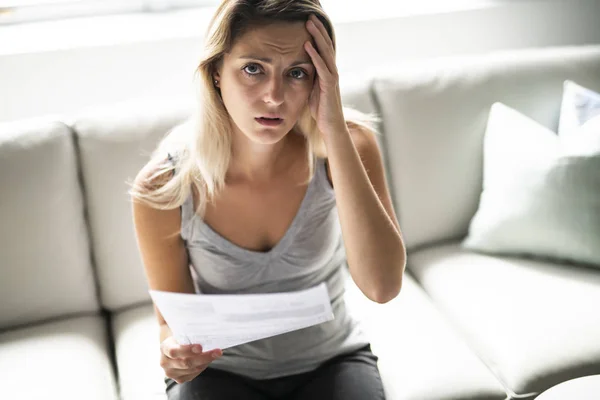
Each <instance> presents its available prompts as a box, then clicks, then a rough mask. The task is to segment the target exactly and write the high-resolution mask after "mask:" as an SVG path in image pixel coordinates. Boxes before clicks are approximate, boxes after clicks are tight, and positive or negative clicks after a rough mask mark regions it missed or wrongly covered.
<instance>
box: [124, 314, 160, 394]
mask: <svg viewBox="0 0 600 400" xmlns="http://www.w3.org/2000/svg"><path fill="white" fill-rule="evenodd" d="M112 327H113V336H114V338H115V351H116V362H117V369H118V371H119V383H120V395H121V400H146V399H149V400H166V399H167V396H166V394H165V388H166V387H165V382H164V376H165V374H164V370H163V369H162V367H161V366H160V364H159V363H160V328H159V326H158V321H157V319H156V316H155V315H154V307H153V306H152V304H148V303H146V304H143V305H136V306H134V307H132V308H129V309H124V310H122V311H118V312H116V313H114V314H113V317H112Z"/></svg>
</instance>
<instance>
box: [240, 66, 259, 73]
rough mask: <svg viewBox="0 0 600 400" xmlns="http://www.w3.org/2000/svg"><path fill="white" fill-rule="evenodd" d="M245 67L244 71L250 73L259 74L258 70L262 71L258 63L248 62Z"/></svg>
mask: <svg viewBox="0 0 600 400" xmlns="http://www.w3.org/2000/svg"><path fill="white" fill-rule="evenodd" d="M243 69H244V72H245V73H247V74H248V75H257V74H258V72H260V69H259V68H258V65H256V64H248V65H246V66H245V67H244V68H243Z"/></svg>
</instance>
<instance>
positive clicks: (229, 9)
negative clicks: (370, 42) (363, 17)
mask: <svg viewBox="0 0 600 400" xmlns="http://www.w3.org/2000/svg"><path fill="white" fill-rule="evenodd" d="M205 50H206V54H205V55H204V56H203V58H202V61H201V62H200V65H199V67H198V69H197V72H198V74H199V76H200V78H201V84H200V91H199V93H200V94H201V99H200V100H201V105H200V106H199V107H198V112H197V113H196V114H195V115H194V116H193V117H192V118H190V119H189V120H188V121H186V122H185V123H184V124H182V125H180V126H178V127H176V128H175V129H174V130H173V131H171V132H170V133H169V134H168V135H167V136H166V137H165V139H164V140H163V141H162V142H161V143H160V145H159V146H158V148H157V150H156V151H155V152H154V154H153V157H152V159H151V160H150V162H148V164H147V165H146V166H145V167H144V168H143V169H142V170H141V171H140V173H139V174H138V176H137V177H136V180H135V182H134V185H133V188H132V190H131V195H132V196H133V199H134V201H133V214H134V223H135V229H136V235H137V240H138V245H139V248H140V253H141V255H142V260H143V263H144V268H145V271H146V276H147V279H148V283H149V286H150V288H151V289H155V290H163V291H171V292H182V293H197V292H201V293H210V294H221V293H237V294H247V293H269V292H285V291H295V290H301V289H306V288H309V287H313V286H315V285H318V284H319V283H321V282H325V283H326V284H327V288H328V292H329V296H330V297H331V304H332V310H333V312H334V316H335V318H334V320H332V321H329V322H326V323H322V324H318V325H315V326H312V327H309V328H305V329H301V330H297V331H293V332H289V333H285V334H281V335H277V336H274V337H270V338H266V339H261V340H256V341H253V342H250V343H246V344H242V345H239V346H234V347H230V348H227V349H225V350H223V351H221V350H220V349H216V350H213V351H209V352H202V346H201V345H199V344H196V345H184V346H182V345H179V344H178V343H177V342H176V341H175V340H174V339H173V336H172V333H171V330H170V329H169V327H168V325H167V324H166V322H165V320H164V318H163V317H162V316H161V314H160V312H159V311H158V309H156V308H155V312H156V315H157V318H158V321H159V324H160V327H161V338H160V340H161V345H160V349H161V353H162V354H161V366H162V368H163V369H164V371H165V375H166V378H165V383H166V392H167V394H168V398H169V399H171V400H174V399H182V400H184V399H202V400H204V399H238V398H239V399H269V398H285V399H298V400H301V399H314V398H318V399H345V400H351V399H383V398H384V393H383V387H382V383H381V379H380V376H379V371H378V368H377V360H378V358H377V356H376V355H374V354H373V353H372V352H371V349H370V345H369V342H368V341H367V339H366V338H365V337H364V334H363V332H362V331H361V330H360V327H359V325H358V324H357V322H356V321H355V320H354V319H352V317H351V315H350V313H348V312H347V310H346V308H345V303H344V299H343V293H344V273H345V272H346V271H347V272H346V273H349V274H350V275H351V276H352V278H353V279H354V281H355V282H356V284H357V286H358V287H359V288H360V289H361V291H362V292H363V293H364V294H365V296H367V297H368V298H370V299H371V300H373V301H376V302H379V303H384V302H387V301H389V300H391V299H392V298H394V297H395V296H396V295H397V294H398V293H399V291H400V287H401V284H402V276H403V272H404V266H405V260H406V255H405V249H404V244H403V240H402V235H401V231H400V228H399V226H398V223H397V221H396V216H395V213H394V210H393V207H392V203H391V201H390V196H389V192H388V188H387V186H386V182H385V178H384V170H383V163H382V159H381V154H380V150H379V148H378V146H377V140H376V137H375V133H374V131H373V129H372V128H370V125H369V122H372V119H369V118H368V117H367V116H365V115H363V114H360V113H358V112H355V111H353V110H351V109H348V108H344V107H342V104H341V98H340V93H339V85H338V76H337V69H336V66H335V36H334V32H333V28H332V25H331V23H330V21H329V19H328V18H327V16H326V15H325V13H324V12H323V10H322V8H321V5H320V3H319V1H318V0H279V1H278V0H262V1H261V0H254V1H251V0H225V1H223V3H222V4H221V5H220V7H219V8H218V10H217V11H216V14H215V16H214V17H213V19H212V21H211V24H210V27H209V30H208V34H207V42H206V46H205ZM346 249H347V250H346ZM346 262H347V269H346V268H345V267H346ZM190 266H191V268H190Z"/></svg>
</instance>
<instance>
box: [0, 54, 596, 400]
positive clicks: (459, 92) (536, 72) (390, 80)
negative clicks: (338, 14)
mask: <svg viewBox="0 0 600 400" xmlns="http://www.w3.org/2000/svg"><path fill="white" fill-rule="evenodd" d="M565 79H572V80H575V81H577V82H578V83H580V84H582V85H585V86H587V87H590V88H592V89H594V90H600V46H598V45H592V46H581V47H571V48H547V49H535V50H518V51H512V52H510V51H507V52H501V53H494V54H490V55H486V56H482V55H479V56H470V57H461V58H453V59H440V60H428V61H425V62H419V63H414V64H412V65H396V66H388V67H385V68H381V69H380V70H378V71H369V72H368V73H366V74H365V76H364V77H356V78H352V79H349V80H347V81H343V82H342V87H343V88H342V91H343V97H344V101H345V103H346V104H347V105H353V106H355V107H357V108H359V109H361V110H363V111H375V112H378V113H380V114H381V116H382V119H383V122H382V126H381V130H382V132H383V135H382V140H381V147H382V149H383V150H384V157H385V162H386V167H387V173H388V181H389V184H390V187H391V190H392V196H393V199H394V203H395V207H396V211H397V214H398V218H399V222H400V225H401V227H402V230H403V233H404V238H405V241H406V245H407V249H408V269H407V273H406V276H405V279H404V285H403V288H402V291H401V293H400V295H399V296H398V297H397V298H396V299H394V300H393V301H391V302H389V303H387V304H383V305H380V304H375V303H371V302H369V301H368V300H367V299H366V298H364V297H363V296H362V295H361V294H360V292H359V290H358V289H357V287H356V286H355V285H354V284H353V283H352V281H351V280H350V279H349V280H348V290H347V301H348V303H349V304H350V308H351V310H353V311H354V312H355V314H356V316H357V317H358V318H360V319H361V320H362V321H363V324H364V327H365V329H366V330H367V331H368V334H369V335H370V336H371V338H372V348H373V351H374V352H375V353H376V354H377V355H378V356H379V366H380V370H381V374H382V377H383V380H384V385H385V389H386V393H387V397H388V399H389V400H450V399H453V400H467V399H470V400H473V399H477V400H483V399H489V400H495V399H498V400H501V399H533V398H535V397H536V395H537V394H539V393H540V392H542V391H544V390H546V389H548V388H549V387H551V386H553V385H556V384H558V383H560V382H563V381H565V380H568V379H571V378H575V377H579V376H583V375H589V374H598V373H600V340H599V338H600V313H599V311H598V305H599V304H600V269H598V268H592V267H583V266H578V265H566V264H560V263H552V262H549V261H540V260H536V259H531V258H518V257H494V256H486V255H482V254H476V253H472V252H467V251H464V250H462V249H461V247H460V241H461V239H462V238H463V237H465V235H466V233H467V231H468V225H469V222H470V219H471V218H472V217H473V215H474V214H475V211H476V209H477V205H478V200H479V195H480V192H481V185H482V183H481V181H482V137H483V133H484V130H485V124H486V120H487V116H488V112H489V109H490V106H491V104H492V103H494V102H497V101H501V102H503V103H505V104H507V105H509V106H512V107H514V108H517V109H519V110H520V111H522V112H523V113H525V114H527V115H529V116H531V117H532V118H534V119H536V120H537V121H539V122H541V123H542V124H544V125H545V126H548V127H550V128H553V129H555V128H556V125H557V122H558V121H557V119H558V113H559V106H560V99H561V92H562V83H563V81H564V80H565ZM191 107H192V105H191V104H186V103H184V102H181V101H176V100H173V99H161V100H157V101H150V100H149V101H144V102H141V101H139V102H133V103H129V104H119V105H112V106H110V107H106V108H103V109H97V110H94V111H93V112H89V113H86V114H85V115H83V114H81V115H73V116H65V117H64V118H58V120H56V118H47V117H41V118H38V119H31V120H23V121H15V122H10V123H4V124H2V125H0V221H1V225H0V329H1V331H0V376H1V378H0V379H1V381H2V388H1V389H0V390H1V392H0V393H1V395H0V397H1V398H3V399H42V398H43V399H78V400H79V399H86V400H112V399H118V398H120V399H122V400H142V399H143V400H148V399H162V400H164V399H166V396H165V394H164V383H163V371H162V369H161V368H160V366H159V364H158V360H159V347H158V345H159V341H158V327H157V324H156V321H155V317H154V314H153V311H152V306H151V303H150V298H149V295H148V291H147V289H148V288H147V284H146V280H145V276H144V272H143V268H142V265H141V261H140V257H139V253H138V250H137V246H136V243H135V238H134V233H133V227H132V222H131V212H130V205H129V198H128V195H127V186H126V184H125V182H126V181H127V180H128V179H132V178H133V177H134V176H135V174H136V172H137V171H138V170H139V169H140V167H141V166H142V165H143V164H144V162H145V161H146V159H147V155H148V154H149V152H150V151H151V150H152V149H153V147H154V145H155V144H156V143H157V141H158V140H159V138H160V137H161V136H162V135H163V134H164V133H165V132H166V131H167V130H168V129H169V128H170V127H172V126H173V125H175V124H176V123H178V122H179V121H182V120H183V119H184V118H185V116H186V115H187V114H188V113H189V111H190V108H191ZM599 245H600V243H599Z"/></svg>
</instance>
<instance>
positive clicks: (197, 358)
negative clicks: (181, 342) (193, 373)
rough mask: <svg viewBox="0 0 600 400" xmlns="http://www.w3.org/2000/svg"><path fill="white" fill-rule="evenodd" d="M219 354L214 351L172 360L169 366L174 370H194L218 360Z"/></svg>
mask: <svg viewBox="0 0 600 400" xmlns="http://www.w3.org/2000/svg"><path fill="white" fill-rule="evenodd" d="M219 356H220V353H219V352H218V351H216V350H213V351H210V352H206V353H202V354H197V355H194V356H191V357H183V358H177V359H174V360H172V362H171V365H172V366H173V367H175V368H179V369H191V368H196V367H199V366H202V365H208V364H210V363H211V362H213V361H214V360H216V359H217V358H219Z"/></svg>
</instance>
